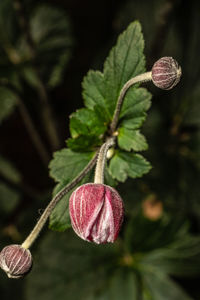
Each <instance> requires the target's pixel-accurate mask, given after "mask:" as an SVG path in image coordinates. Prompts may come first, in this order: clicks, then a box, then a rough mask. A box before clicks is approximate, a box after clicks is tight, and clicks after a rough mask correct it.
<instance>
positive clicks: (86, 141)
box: [67, 135, 102, 152]
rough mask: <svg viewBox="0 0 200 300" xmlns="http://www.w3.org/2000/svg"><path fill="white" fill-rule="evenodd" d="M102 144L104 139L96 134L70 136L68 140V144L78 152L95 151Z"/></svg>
mask: <svg viewBox="0 0 200 300" xmlns="http://www.w3.org/2000/svg"><path fill="white" fill-rule="evenodd" d="M101 144H102V141H101V140H100V138H99V137H97V136H95V135H81V136H78V137H77V138H74V139H72V138H69V139H68V140H67V146H68V147H69V148H70V149H71V150H72V151H76V152H85V151H94V150H95V149H96V147H99V146H101Z"/></svg>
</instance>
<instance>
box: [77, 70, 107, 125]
mask: <svg viewBox="0 0 200 300" xmlns="http://www.w3.org/2000/svg"><path fill="white" fill-rule="evenodd" d="M82 87H83V99H84V103H85V106H86V107H88V108H90V109H94V107H95V106H96V105H98V106H100V107H101V109H102V110H103V113H104V115H105V118H106V120H111V119H112V113H111V112H110V111H109V109H108V108H109V104H108V103H107V100H106V98H105V82H104V75H103V73H101V72H100V71H93V70H90V71H89V72H88V73H87V75H86V76H85V77H84V79H83V82H82Z"/></svg>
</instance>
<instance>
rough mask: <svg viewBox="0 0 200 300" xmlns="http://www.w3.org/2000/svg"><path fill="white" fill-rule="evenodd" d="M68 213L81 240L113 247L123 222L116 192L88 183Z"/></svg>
mask: <svg viewBox="0 0 200 300" xmlns="http://www.w3.org/2000/svg"><path fill="white" fill-rule="evenodd" d="M69 212H70V218H71V223H72V227H73V229H74V231H75V232H76V234H77V235H78V236H79V237H81V238H82V239H84V240H86V241H89V242H94V243H97V244H102V243H109V242H111V243H113V242H114V241H115V240H116V238H117V236H118V233H119V231H120V228H121V225H122V222H123V217H124V206H123V201H122V199H121V197H120V195H119V194H118V192H117V191H116V190H115V189H114V188H112V187H110V186H107V185H105V184H97V183H87V184H83V185H81V186H80V187H78V188H77V189H76V190H75V191H74V192H73V193H72V195H71V197H70V199H69Z"/></svg>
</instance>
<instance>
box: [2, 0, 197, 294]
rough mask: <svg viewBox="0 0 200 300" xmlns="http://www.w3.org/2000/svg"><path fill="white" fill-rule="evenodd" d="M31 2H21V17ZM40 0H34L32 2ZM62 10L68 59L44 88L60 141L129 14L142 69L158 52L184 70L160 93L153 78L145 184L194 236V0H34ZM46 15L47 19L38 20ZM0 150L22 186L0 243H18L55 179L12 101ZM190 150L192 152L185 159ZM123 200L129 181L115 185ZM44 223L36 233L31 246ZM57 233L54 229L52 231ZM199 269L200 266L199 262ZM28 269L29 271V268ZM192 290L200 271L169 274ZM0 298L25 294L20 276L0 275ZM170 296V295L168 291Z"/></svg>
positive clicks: (16, 188) (16, 186)
mask: <svg viewBox="0 0 200 300" xmlns="http://www.w3.org/2000/svg"><path fill="white" fill-rule="evenodd" d="M36 2H37V1H28V0H27V1H23V3H24V7H25V12H26V16H27V19H28V18H29V15H31V12H32V10H33V8H34V7H35V5H36ZM38 2H39V1H38ZM40 3H46V4H49V5H52V6H53V7H55V8H59V9H61V10H62V11H64V12H66V14H67V16H68V17H69V21H70V32H71V33H70V34H71V39H72V41H73V42H72V44H71V46H70V59H69V62H68V64H67V66H66V68H65V71H64V73H63V78H62V81H61V83H60V84H59V85H58V86H56V87H55V88H54V89H51V90H49V91H48V95H49V103H50V105H51V107H52V111H53V114H54V117H55V120H56V124H57V125H56V126H57V129H58V137H59V144H60V145H59V147H54V149H53V151H55V150H58V149H60V148H63V147H65V140H66V139H67V138H68V137H69V129H68V127H69V126H68V125H69V115H70V114H71V113H72V112H73V111H75V110H76V109H78V108H80V107H82V106H83V101H82V96H81V91H82V88H81V82H82V79H83V76H84V75H86V73H87V71H88V70H89V69H100V70H102V68H103V62H104V60H105V58H106V56H107V55H108V52H109V50H110V48H111V47H112V46H113V45H114V44H115V42H116V38H117V36H118V35H119V34H120V33H121V32H122V31H123V30H124V29H125V28H126V27H127V26H128V24H129V23H130V22H132V21H133V20H139V21H140V23H141V25H142V28H143V34H144V39H145V55H146V61H147V69H148V70H150V68H151V66H152V64H153V62H154V61H155V60H157V59H158V58H160V57H162V56H165V55H166V56H173V57H174V58H176V59H177V61H178V62H179V63H180V65H181V66H182V70H183V76H182V80H181V82H180V84H179V85H178V86H177V88H176V89H175V90H174V91H170V92H163V91H160V90H157V89H155V88H154V87H153V86H152V84H149V85H148V87H147V88H148V89H149V90H150V91H151V92H152V93H153V100H152V108H151V110H150V113H149V116H148V119H147V123H146V124H145V126H144V133H145V136H146V137H147V140H148V142H149V150H148V151H147V153H145V155H146V157H148V159H149V160H150V161H151V163H152V165H153V170H152V171H151V174H150V175H147V176H145V179H144V182H143V181H140V180H139V183H142V184H144V190H145V188H147V189H148V188H149V187H150V188H149V189H150V190H151V191H153V192H155V193H157V194H158V195H159V201H161V202H162V203H163V205H164V206H165V209H166V210H167V211H169V212H170V214H171V215H172V216H174V218H176V216H177V214H178V213H179V212H180V211H181V214H182V216H183V218H184V219H185V220H188V222H189V224H190V232H191V234H197V235H199V230H200V226H199V225H200V222H199V217H200V204H199V189H198V181H199V165H200V164H199V145H200V143H199V141H200V140H199V137H200V135H199V125H200V122H199V118H198V116H199V109H200V105H199V97H200V93H199V88H198V86H199V84H198V83H199V74H200V61H199V46H200V39H199V26H200V4H199V1H197V0H196V1H186V0H185V1H184V0H182V1H181V0H177V1H176V0H174V1H172V0H171V1H164V0H163V1H162V0H160V1H158V0H157V1H156V0H150V1H145V0H132V1H131V0H121V1H120V0H118V1H117V0H116V1H110V0H102V1H92V0H90V1H88V0H84V1H77V0H59V1H58V0H57V1H40ZM44 22H45V20H44ZM32 92H33V91H32V90H31V91H30V90H29V88H28V87H27V85H26V84H24V94H25V95H26V97H27V98H31V97H33V94H31V93H32ZM27 107H28V109H29V112H30V113H31V114H32V116H33V120H34V122H35V124H36V128H37V130H38V132H39V134H40V136H41V137H42V139H43V141H44V144H45V145H46V148H47V149H48V151H49V155H50V157H51V158H52V152H53V151H52V148H51V146H50V144H49V141H48V139H47V137H46V135H45V132H44V129H43V128H42V127H41V123H40V122H39V121H38V114H39V112H38V109H39V108H38V107H35V105H34V104H33V101H29V102H28V100H27ZM0 153H1V155H2V156H4V157H6V158H7V159H9V161H10V162H12V163H13V164H14V166H15V167H16V168H17V169H18V170H19V171H20V174H21V178H22V180H21V182H20V184H17V183H15V182H11V181H10V180H9V179H8V178H5V177H4V176H3V175H2V174H1V175H0V179H1V180H2V182H4V183H6V184H7V185H8V186H10V187H11V188H12V189H13V190H14V191H17V192H19V193H20V200H19V201H18V202H17V204H16V205H15V206H14V208H13V209H12V210H9V211H8V212H6V213H4V215H3V217H2V219H1V243H0V245H1V247H3V246H4V245H6V244H9V243H13V242H14V243H18V242H20V241H22V240H23V239H24V237H25V236H26V235H27V234H28V233H29V231H30V229H31V228H32V226H33V225H34V224H35V221H36V219H37V218H38V215H39V214H40V211H38V209H39V208H41V207H45V205H46V204H47V202H48V200H49V199H50V196H51V191H52V188H53V187H54V182H53V180H52V179H50V178H49V176H48V168H47V167H44V165H43V164H42V162H41V159H40V157H39V155H38V153H37V151H36V150H35V147H34V145H33V143H32V141H31V139H30V136H29V134H28V131H27V130H26V128H25V126H24V123H23V120H22V118H21V115H20V112H19V110H18V108H16V109H15V110H14V112H13V113H12V114H11V115H10V116H9V118H8V119H7V120H5V121H3V122H2V123H1V126H0ZM190 154H191V156H192V155H193V159H190V158H191V157H190ZM120 188H121V190H122V191H123V192H124V194H126V192H127V199H129V197H128V193H129V190H130V182H129V181H128V182H127V183H126V184H125V185H121V186H120ZM130 206H131V207H132V204H130ZM45 233H46V234H47V229H46V230H44V232H43V233H42V234H41V237H40V238H39V240H38V244H37V243H36V245H35V246H34V248H33V253H34V254H35V255H36V257H37V248H38V245H39V244H40V242H41V241H42V239H43V237H44V236H45ZM58 234H59V233H58ZM199 268H200V266H199ZM29 276H31V275H29ZM175 279H176V280H177V282H179V283H180V284H181V285H182V287H184V288H185V289H186V290H187V291H188V293H189V294H190V295H191V297H193V298H192V299H200V288H199V284H198V282H199V279H200V278H199V276H198V275H196V276H195V277H192V279H191V278H189V277H188V278H186V279H180V278H175ZM0 281H2V283H1V285H0V289H2V291H0V294H1V297H2V299H11V298H13V297H14V298H15V299H20V300H23V299H27V300H29V298H25V297H26V296H24V290H25V289H26V281H25V280H24V281H23V280H22V281H14V280H11V281H8V279H7V278H5V275H4V274H2V272H1V274H0ZM166 299H168V298H166Z"/></svg>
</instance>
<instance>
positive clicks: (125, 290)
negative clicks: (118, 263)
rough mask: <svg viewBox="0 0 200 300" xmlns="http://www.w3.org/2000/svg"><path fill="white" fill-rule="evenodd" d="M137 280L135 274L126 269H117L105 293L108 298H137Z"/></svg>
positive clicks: (118, 299)
mask: <svg viewBox="0 0 200 300" xmlns="http://www.w3.org/2000/svg"><path fill="white" fill-rule="evenodd" d="M138 286H139V282H138V278H137V276H136V274H135V273H134V272H133V271H132V272H131V271H130V270H128V269H126V270H123V268H122V269H119V270H117V271H116V272H115V273H114V274H112V277H111V279H110V282H109V284H108V287H107V288H106V293H107V294H108V299H115V300H122V299H126V300H132V299H138V296H139V289H138Z"/></svg>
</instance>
